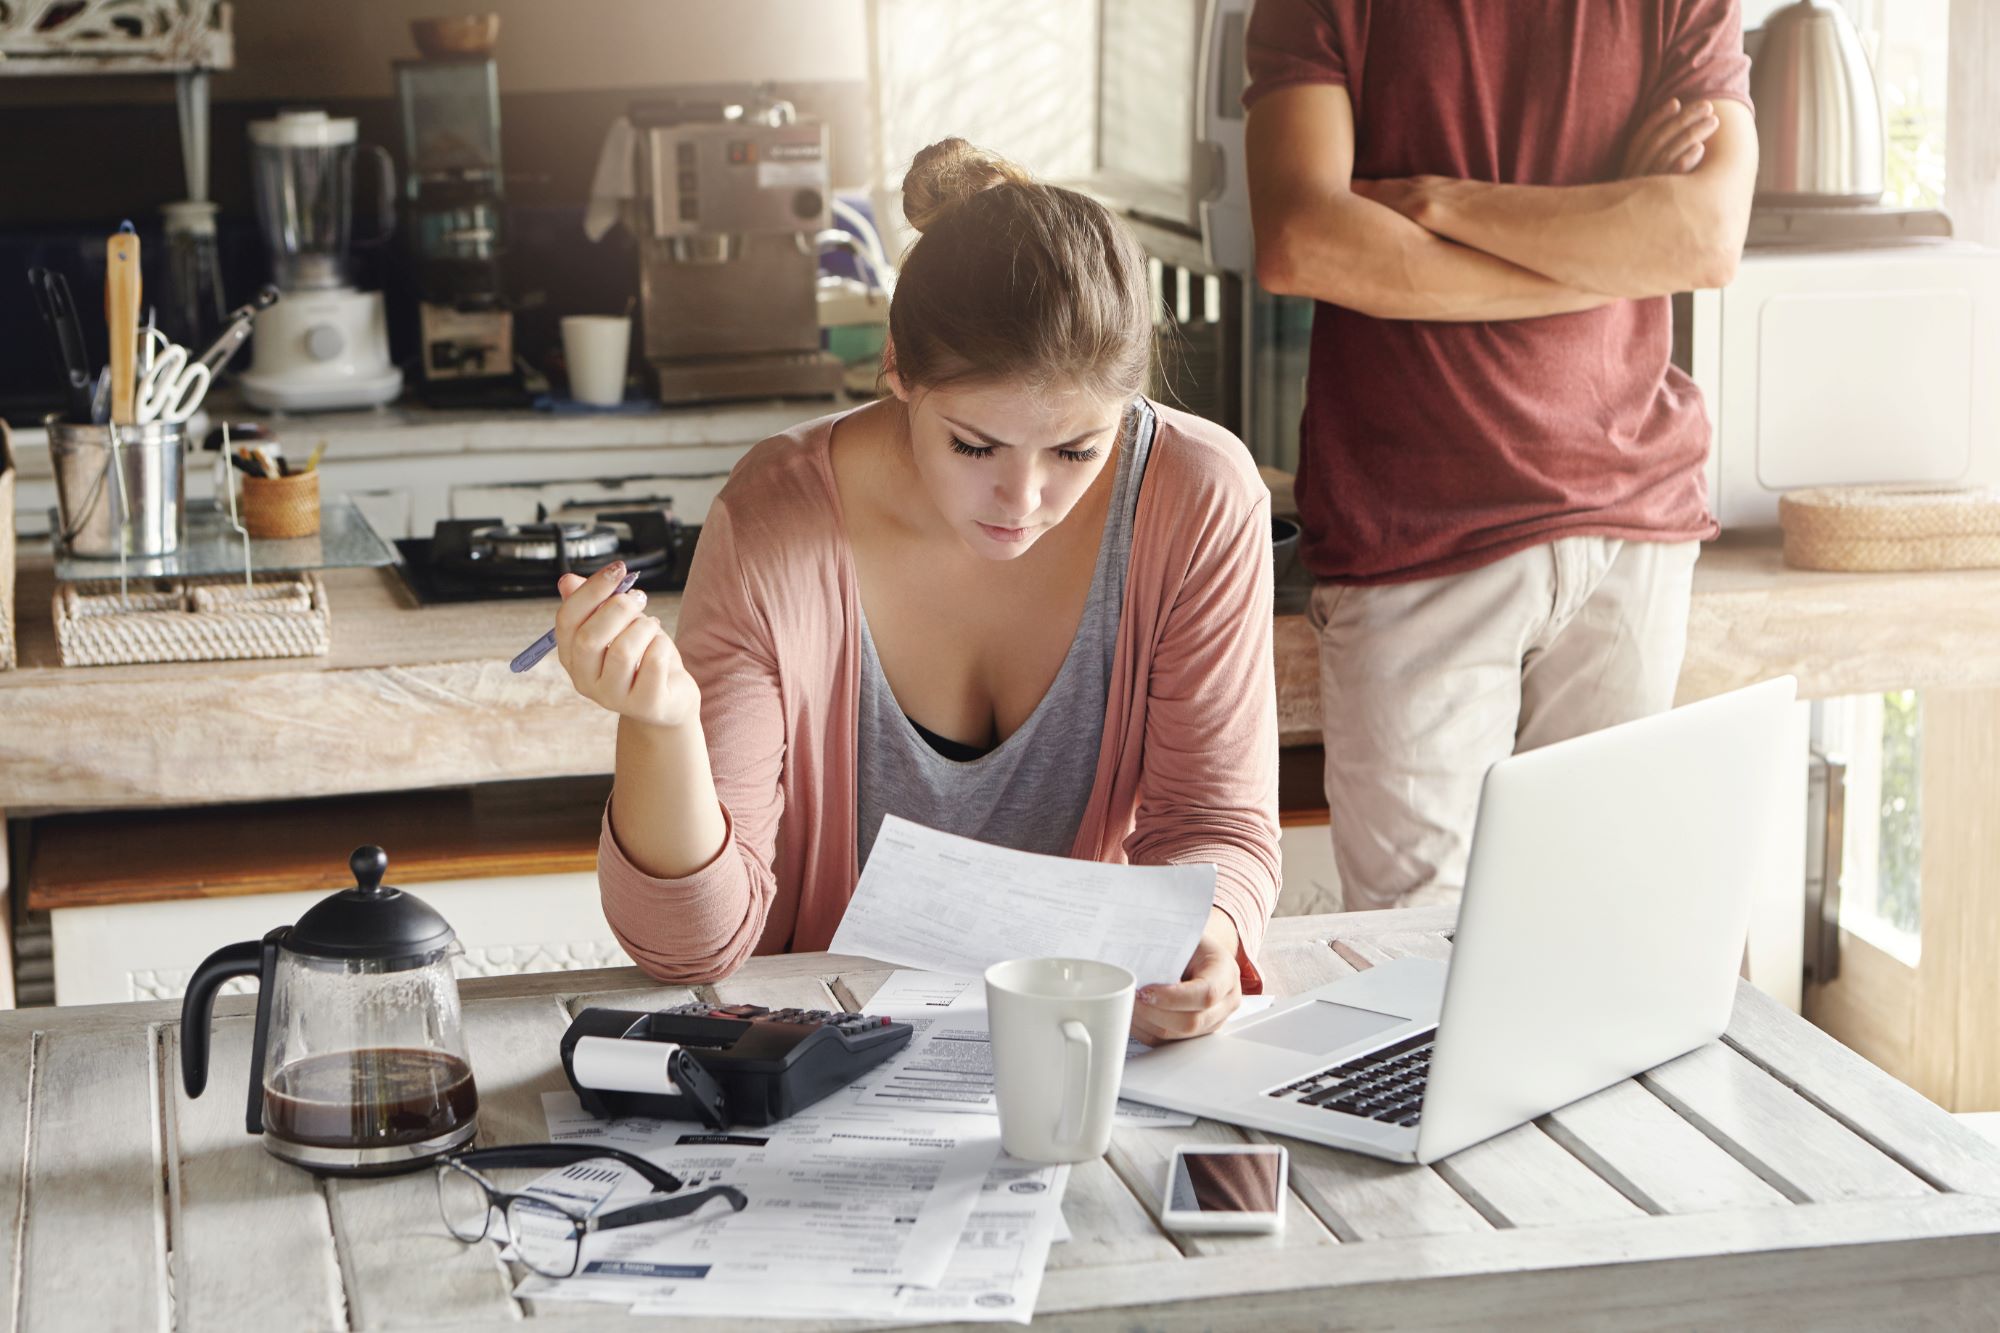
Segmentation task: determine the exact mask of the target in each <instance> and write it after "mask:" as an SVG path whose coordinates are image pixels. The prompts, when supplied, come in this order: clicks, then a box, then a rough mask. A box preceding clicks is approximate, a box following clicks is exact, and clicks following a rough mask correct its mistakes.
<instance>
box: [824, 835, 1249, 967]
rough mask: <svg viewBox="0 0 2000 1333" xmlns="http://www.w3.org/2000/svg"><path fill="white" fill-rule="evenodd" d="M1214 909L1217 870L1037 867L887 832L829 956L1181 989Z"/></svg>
mask: <svg viewBox="0 0 2000 1333" xmlns="http://www.w3.org/2000/svg"><path fill="white" fill-rule="evenodd" d="M1214 901H1215V867H1214V866H1212V865H1188V866H1124V865H1106V864H1103V863H1100V862H1096V861H1077V860H1073V859H1071V858H1069V857H1066V856H1040V855H1037V854H1035V853H1033V852H1017V851H1013V850H1010V849H1008V848H1005V847H994V846H991V845H989V844H987V843H983V842H978V841H975V840H974V839H971V838H961V837H958V836H956V835H954V834H950V833H939V832H937V831H936V830H935V829H927V828H924V827H923V826H922V825H920V824H912V823H911V822H910V821H908V820H907V819H899V818H898V817H896V816H895V815H890V816H888V817H887V818H886V819H884V820H883V821H882V830H881V832H880V833H878V834H877V835H876V837H875V847H874V850H873V851H871V852H870V853H869V856H868V864H867V866H866V867H864V868H863V870H862V872H861V879H860V881H859V882H858V883H857V884H856V885H855V886H854V897H853V898H852V899H851V900H850V901H849V902H848V904H847V912H846V915H845V916H843V917H842V918H841V921H840V929H839V930H837V931H835V932H834V936H833V942H832V944H831V945H829V946H828V947H829V948H830V949H831V951H832V952H834V953H849V954H859V955H860V956H862V957H864V958H876V959H880V960H881V961H883V962H885V963H895V964H897V965H898V966H901V967H920V968H924V969H926V970H929V971H932V972H947V973H952V974H954V975H957V976H963V977H977V976H980V975H981V974H983V973H984V972H985V971H986V969H987V968H988V967H991V966H992V965H993V964H995V963H1000V962H1005V961H1006V960H1008V959H1010V958H1050V957H1064V958H1094V959H1097V960H1098V961H1100V962H1106V963H1116V964H1117V965H1118V966H1120V967H1122V968H1125V969H1126V970H1127V971H1129V972H1131V973H1132V975H1133V976H1135V977H1137V978H1138V980H1139V984H1140V985H1142V986H1144V985H1147V984H1150V983H1153V982H1171V981H1178V980H1180V977H1181V971H1182V969H1184V968H1185V967H1186V966H1187V961H1188V959H1189V958H1190V957H1192V956H1193V954H1194V946H1195V944H1196V942H1197V941H1199V940H1200V939H1201V932H1202V928H1203V927H1204V926H1205V925H1207V924H1208V911H1209V907H1210V906H1211V905H1212V904H1213V903H1214Z"/></svg>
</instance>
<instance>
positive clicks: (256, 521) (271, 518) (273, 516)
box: [242, 468, 319, 537]
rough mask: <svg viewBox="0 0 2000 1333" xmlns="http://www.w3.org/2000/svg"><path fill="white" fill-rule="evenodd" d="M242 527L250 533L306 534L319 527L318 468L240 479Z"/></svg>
mask: <svg viewBox="0 0 2000 1333" xmlns="http://www.w3.org/2000/svg"><path fill="white" fill-rule="evenodd" d="M242 513H243V530H244V531H245V532H247V533H249V534H250V535H251V536H252V537H310V536H312V535H313V534H314V533H316V532H318V531H319V469H318V468H309V469H308V470H306V471H304V472H294V473H293V474H292V475H291V476H289V477H245V478H244V479H243V509H242Z"/></svg>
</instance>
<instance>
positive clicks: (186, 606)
mask: <svg viewBox="0 0 2000 1333" xmlns="http://www.w3.org/2000/svg"><path fill="white" fill-rule="evenodd" d="M55 622H56V651H57V654H58V655H59V656H60V658H61V659H62V664H63V665H64V666H118V665H123V664H127V663H132V662H222V661H230V660H233V659H237V658H255V657H323V656H325V655H326V651H327V649H328V647H329V646H330V645H331V643H332V641H333V636H332V629H331V617H330V616H329V614H328V611H327V604H326V588H325V586H324V585H322V584H321V583H320V581H319V578H318V576H316V575H313V574H283V575H272V576H269V577H267V578H266V579H264V580H260V581H259V582H257V583H255V584H253V585H252V586H251V587H248V588H246V587H244V586H243V581H242V580H241V579H239V578H235V577H233V576H218V577H213V578H195V579H178V580H169V581H161V582H148V583H147V584H146V585H145V586H144V587H134V588H132V589H131V590H130V591H128V592H125V593H120V592H119V591H118V581H117V580H116V579H103V580H96V581H92V582H87V583H65V584H62V585H61V586H59V587H58V588H57V589H56V596H55Z"/></svg>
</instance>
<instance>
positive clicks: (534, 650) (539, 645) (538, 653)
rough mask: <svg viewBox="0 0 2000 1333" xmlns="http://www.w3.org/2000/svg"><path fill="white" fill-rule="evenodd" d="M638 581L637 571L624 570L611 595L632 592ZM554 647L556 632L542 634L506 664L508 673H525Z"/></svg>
mask: <svg viewBox="0 0 2000 1333" xmlns="http://www.w3.org/2000/svg"><path fill="white" fill-rule="evenodd" d="M638 581H639V571H638V570H636V569H628V570H626V571H625V577H624V578H622V579H620V580H618V587H617V589H616V590H615V591H614V592H613V593H612V594H611V595H612V596H613V597H616V596H617V595H618V594H619V593H621V592H630V591H632V585H633V584H635V583H637V582H638ZM555 646H556V632H555V631H554V630H553V629H552V630H550V631H549V632H548V633H547V634H544V635H543V636H542V637H541V638H539V639H536V640H535V641H534V642H533V643H531V644H529V645H528V646H527V647H526V648H523V649H522V650H521V655H520V656H519V657H516V658H515V659H514V660H513V661H511V662H509V663H508V664H507V669H508V670H510V671H526V670H527V669H528V668H529V667H531V666H533V665H534V664H535V663H537V662H539V661H541V660H542V659H543V658H544V657H547V656H548V655H549V652H550V650H551V649H553V648H554V647H555Z"/></svg>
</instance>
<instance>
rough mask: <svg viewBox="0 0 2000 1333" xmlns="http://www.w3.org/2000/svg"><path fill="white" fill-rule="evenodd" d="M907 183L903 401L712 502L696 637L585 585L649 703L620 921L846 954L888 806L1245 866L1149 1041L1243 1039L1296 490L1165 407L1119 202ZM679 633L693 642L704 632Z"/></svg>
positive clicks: (696, 594)
mask: <svg viewBox="0 0 2000 1333" xmlns="http://www.w3.org/2000/svg"><path fill="white" fill-rule="evenodd" d="M903 206H904V211H905V212H906V213H907V214H908V216H909V219H910V222H911V223H912V225H914V226H915V227H916V228H917V230H918V231H919V232H921V233H922V235H921V237H920V238H919V239H918V241H917V242H916V244H915V245H914V246H913V247H912V248H911V250H910V253H909V255H908V256H907V257H906V259H905V262H904V265H903V270H902V275H901V278H900V280H899V281H898V284H897V288H896V295H895V299H894V301H893V303H892V305H891V307H890V312H889V343H888V346H887V347H886V349H885V351H884V354H883V362H884V380H885V381H886V383H887V386H888V387H889V388H890V389H891V390H892V391H893V395H894V396H893V397H889V398H884V399H882V400H881V401H879V402H876V403H871V404H869V405H867V406H864V407H860V408H857V409H855V410H853V411H850V412H846V413H842V414H840V415H837V416H833V417H830V418H825V419H822V420H819V421H814V422H809V423H807V424H806V425H803V426H800V427H798V428H797V429H795V430H793V431H789V432H787V433H785V434H783V435H779V436H776V437H774V438H772V439H769V440H766V441H764V442H763V443H762V444H760V445H758V446H757V447H756V448H755V449H753V450H751V451H750V453H748V454H747V455H745V456H744V458H743V460H742V461H741V462H740V463H739V464H738V465H737V467H736V469H735V471H734V473H733V474H732V476H731V478H730V481H729V484H728V485H727V486H726V487H725V488H724V489H723V491H722V494H721V496H720V497H719V498H718V499H717V500H716V501H715V503H714V504H713V505H712V506H711V507H710V509H709V513H708V517H707V520H706V522H705V523H704V526H703V528H702V534H701V542H700V545H699V546H698V547H697V548H696V553H695V559H694V565H693V568H692V570H691V571H690V573H689V577H688V584H687V590H686V593H685V595H684V597H683V599H682V603H681V613H680V623H679V627H678V629H677V631H676V636H675V639H669V637H668V636H667V633H666V631H665V629H664V628H663V627H662V626H661V625H660V623H659V621H657V620H656V619H654V618H652V617H650V616H647V615H645V614H644V613H643V610H642V608H643V606H644V603H645V595H644V594H643V593H641V592H637V591H634V592H630V593H626V594H624V595H622V596H619V595H614V590H615V588H616V585H617V582H618V579H619V576H620V572H621V571H620V570H619V569H618V568H617V567H613V568H609V569H605V570H602V571H599V572H598V573H597V574H596V575H594V576H593V577H592V578H590V579H589V580H588V581H585V580H583V579H580V578H578V577H577V576H575V575H565V576H564V577H563V580H562V584H561V591H562V594H563V597H564V602H563V606H562V608H561V610H560V611H559V612H558V614H557V617H556V639H557V651H558V653H559V655H560V657H561V660H562V663H563V665H564V667H565V668H566V669H567V670H568V671H569V674H570V678H571V680H572V681H573V682H574V683H575V685H576V688H577V689H578V691H580V692H581V693H582V694H583V695H584V696H585V697H587V698H590V699H592V700H594V701H596V702H597V703H599V704H601V705H603V706H604V707H606V708H609V709H611V710H612V711H614V712H616V713H618V714H619V715H620V722H619V727H618V756H617V776H616V783H615V786H614V789H613V794H612V798H611V802H610V805H609V807H608V808H607V810H606V812H605V820H604V829H603V835H602V839H601V841H600V844H599V855H598V877H599V880H600V883H601V885H602V888H603V895H604V911H605V916H606V918H607V919H608V920H609V921H610V923H611V927H612V929H613V930H614V931H615V932H616V933H617V935H618V938H619V939H620V941H621V942H622V943H623V944H624V946H625V948H626V949H627V950H628V951H629V952H630V953H631V954H632V956H633V958H635V959H636V960H638V961H639V963H640V964H642V965H643V966H644V967H645V968H646V969H647V970H648V971H649V972H652V973H653V974H654V975H656V976H659V977H661V978H663V979H666V980H670V981H677V982H699V981H708V980H713V979H715V978H718V977H721V976H725V975H727V974H728V973H729V972H731V971H733V970H734V969H735V968H736V967H738V966H739V965H740V964H741V963H742V962H743V961H744V960H745V959H746V958H748V957H749V956H750V955H751V954H752V953H758V952H763V953H770V952H778V951H784V950H793V949H796V950H813V949H824V948H825V947H826V946H827V943H828V942H829V941H830V940H831V939H832V937H833V932H834V928H835V927H836V926H837V925H838V924H839V922H840V916H841V913H842V911H843V910H844V909H845V907H846V904H847V900H848V898H849V897H850V896H851V894H852V892H853V888H854V883H855V880H856V878H857V874H858V867H859V866H860V865H861V863H862V862H863V861H864V860H865V859H866V856H867V852H868V848H869V847H870V846H871V845H872V843H873V841H874V838H875V834H876V831H877V830H878V828H879V827H880V825H881V821H882V817H883V816H884V815H885V814H889V813H893V814H898V815H902V816H904V817H906V818H910V819H913V820H915V821H917V822H919V823H923V824H927V825H929V826H931V827H935V828H942V829H945V830H947V831H949V832H955V833H963V834H966V835H968V836H972V837H978V838H982V839H984V840H986V841H989V842H996V843H1001V844H1003V845H1007V846H1012V847H1017V848H1023V849H1026V850H1034V851H1044V852H1056V853H1065V854H1068V855H1071V856H1077V857H1084V858H1091V859H1096V860H1101V861H1131V862H1134V863H1140V864H1168V863H1187V862H1213V863H1214V864H1215V865H1216V866H1217V869H1218V875H1217V885H1216V898H1215V906H1214V910H1213V911H1211V913H1210V915H1209V920H1208V923H1207V927H1206V929H1205V930H1204V932H1203V934H1202V938H1201V943H1200V944H1199V946H1198V947H1197V948H1196V950H1195V952H1194V956H1193V957H1192V958H1191V959H1190V960H1189V962H1188V966H1187V970H1186V973H1185V977H1184V979H1183V980H1182V981H1181V982H1179V983H1178V984H1174V985H1156V986H1151V987H1147V988H1145V989H1144V990H1142V991H1141V993H1140V996H1139V1001H1138V1004H1137V1006H1136V1008H1135V1011H1134V1016H1133V1030H1134V1032H1135V1033H1136V1034H1138V1035H1139V1036H1140V1037H1142V1038H1144V1039H1147V1040H1151V1041H1159V1040H1167V1039H1173V1038H1179V1037H1188V1036H1193V1035H1196V1034H1198V1033H1201V1032H1206V1031H1209V1030H1211V1029H1213V1028H1214V1027H1215V1026H1217V1025H1218V1024H1219V1023H1221V1021H1222V1020H1223V1019H1224V1018H1226V1017H1227V1016H1228V1015H1229V1013H1230V1012H1231V1011H1232V1010H1233V1009H1234V1008H1235V1007H1236V1005H1237V1003H1238V1001H1239V1000H1240V998H1241V996H1242V993H1243V991H1244V989H1246V988H1248V989H1253V990H1254V989H1257V988H1258V986H1259V982H1258V978H1257V973H1256V969H1255V966H1254V959H1255V957H1256V952H1257V946H1258V944H1259V942H1260V941H1261V939H1262V936H1263V930H1264V925H1265V923H1266V921H1267V920H1268V919H1269V917H1270V913H1271V909H1272V906H1273V904H1274V903H1275V901H1276V898H1277V891H1278V829H1277V818H1276V815H1277V717H1276V706H1275V700H1274V690H1273V684H1272V668H1271V575H1270V548H1269V541H1270V537H1269V533H1270V523H1269V518H1268V509H1269V497H1268V494H1267V493H1266V491H1265V489H1264V487H1263V484H1262V483H1261V481H1260V480H1259V479H1258V476H1257V473H1256V470H1255V468H1254V467H1253V466H1252V464H1251V462H1250V458H1249V456H1248V454H1247V452H1246V451H1245V450H1244V448H1243V446H1242V444H1241V443H1240V442H1238V441H1237V440H1236V439H1235V438H1234V437H1232V436H1231V435H1229V434H1228V432H1226V431H1223V430H1221V429H1219V428H1217V427H1215V426H1213V425H1210V424H1209V423H1207V422H1204V421H1201V420H1199V419H1197V418H1194V417H1190V416H1187V415H1184V414H1182V413H1179V412H1174V411H1170V410H1168V409H1165V408H1160V407H1156V406H1154V405H1152V404H1150V403H1148V402H1147V401H1145V400H1144V399H1143V398H1141V397H1140V396H1139V394H1140V390H1141V388H1142V387H1143V385H1144V383H1145V380H1146V373H1147V369H1148V366H1149V364H1150V360H1151V356H1152V338H1153V327H1152V312H1151V306H1150V301H1149V295H1148V286H1147V277H1146V260H1145V256H1144V254H1143V253H1142V252H1141V251H1140V250H1139V248H1138V246H1137V244H1136V243H1135V242H1134V241H1133V239H1132V238H1131V236H1130V235H1129V234H1128V233H1127V232H1126V231H1125V230H1124V229H1123V228H1122V227H1121V226H1120V225H1119V224H1118V222H1117V221H1116V220H1115V219H1114V218H1113V217H1112V216H1111V214H1110V213H1109V212H1108V211H1107V210H1106V209H1104V207H1103V206H1102V205H1100V204H1098V203H1096V202H1094V201H1092V200H1090V199H1087V198H1085V197H1084V196H1082V195H1079V194H1076V193H1074V192H1072V191H1069V190H1062V189H1057V188H1054V187H1051V186H1047V185H1043V184H1040V183H1038V182H1036V181H1034V180H1033V179H1032V178H1030V177H1029V176H1027V175H1026V174H1025V173H1024V172H1022V171H1021V170H1020V169H1019V168H1017V167H1015V166H1013V165H1012V164H1011V163H1007V162H1005V161H1003V160H1001V159H999V158H996V157H993V156H992V155H990V154H986V153H982V152H980V151H979V150H977V149H974V148H972V147H971V146H969V145H967V144H966V143H964V142H963V141H962V140H957V139H947V140H945V141H943V142H941V143H937V144H933V145H932V146H931V147H929V148H927V149H925V150H924V151H923V152H921V153H919V154H918V155H917V158H916V160H915V162H913V163H912V164H911V167H910V170H909V173H908V175H907V176H906V177H905V178H904V182H903ZM676 640H677V642H676Z"/></svg>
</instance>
